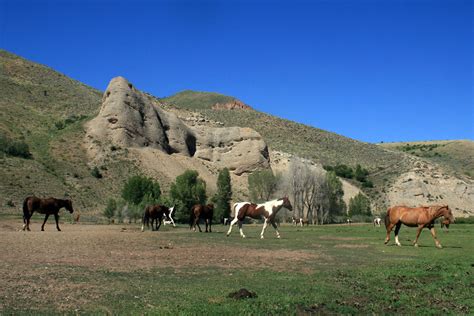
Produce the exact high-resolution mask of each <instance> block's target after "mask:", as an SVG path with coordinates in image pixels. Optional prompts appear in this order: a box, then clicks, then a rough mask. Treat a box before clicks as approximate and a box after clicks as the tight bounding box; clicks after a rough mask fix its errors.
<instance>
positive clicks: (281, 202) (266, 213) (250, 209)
mask: <svg viewBox="0 0 474 316" xmlns="http://www.w3.org/2000/svg"><path fill="white" fill-rule="evenodd" d="M282 207H285V208H287V209H288V210H290V211H291V210H293V207H292V206H291V203H290V200H289V199H288V197H283V198H281V199H277V200H272V201H268V202H265V203H262V204H254V203H250V202H240V203H235V204H234V205H233V210H234V214H235V218H234V219H233V220H232V222H231V223H230V227H229V231H228V232H227V236H229V235H230V233H231V232H232V227H233V226H234V224H235V223H237V222H238V225H239V230H240V236H241V237H242V238H245V235H244V232H243V231H242V221H243V220H244V218H245V217H246V216H249V217H251V218H254V219H260V218H262V217H263V218H264V220H265V221H264V223H263V228H262V232H261V233H260V238H261V239H263V234H265V229H266V228H267V225H268V223H270V224H272V226H273V228H275V231H276V235H277V238H280V233H279V232H278V228H277V225H276V224H275V216H276V214H277V213H278V211H279V210H280V209H281V208H282Z"/></svg>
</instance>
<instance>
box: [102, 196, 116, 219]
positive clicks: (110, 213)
mask: <svg viewBox="0 0 474 316" xmlns="http://www.w3.org/2000/svg"><path fill="white" fill-rule="evenodd" d="M116 210H117V202H116V201H115V200H114V199H109V200H108V201H107V206H106V207H105V209H104V212H103V213H102V214H103V215H104V216H105V217H106V218H107V220H108V221H109V223H110V221H111V219H112V218H113V217H114V215H115V211H116Z"/></svg>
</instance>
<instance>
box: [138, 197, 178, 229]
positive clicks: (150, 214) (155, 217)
mask: <svg viewBox="0 0 474 316" xmlns="http://www.w3.org/2000/svg"><path fill="white" fill-rule="evenodd" d="M173 209H174V206H173V207H172V208H171V209H169V208H168V207H166V206H164V205H159V204H156V205H149V206H147V207H145V211H144V212H143V221H142V231H144V230H145V224H146V226H147V227H150V224H149V223H150V218H151V230H152V231H153V230H155V229H153V222H154V221H155V227H156V230H159V229H160V226H161V223H162V221H163V216H166V217H167V218H168V219H169V220H170V221H172V222H173V225H174V221H173V219H172V218H171V216H170V213H171V212H172V211H173Z"/></svg>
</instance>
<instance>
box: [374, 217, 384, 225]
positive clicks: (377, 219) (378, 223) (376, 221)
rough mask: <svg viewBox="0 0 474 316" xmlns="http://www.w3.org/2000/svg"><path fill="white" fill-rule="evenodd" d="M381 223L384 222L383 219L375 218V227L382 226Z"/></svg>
mask: <svg viewBox="0 0 474 316" xmlns="http://www.w3.org/2000/svg"><path fill="white" fill-rule="evenodd" d="M380 223H382V219H381V218H380V217H376V218H374V227H375V226H378V227H380Z"/></svg>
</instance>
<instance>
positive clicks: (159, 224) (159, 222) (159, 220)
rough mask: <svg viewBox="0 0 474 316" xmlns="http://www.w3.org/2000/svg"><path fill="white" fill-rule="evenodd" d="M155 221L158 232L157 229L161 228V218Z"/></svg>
mask: <svg viewBox="0 0 474 316" xmlns="http://www.w3.org/2000/svg"><path fill="white" fill-rule="evenodd" d="M156 221H157V223H158V226H157V227H156V230H159V229H160V227H161V222H162V219H161V218H159V219H157V220H156Z"/></svg>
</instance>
